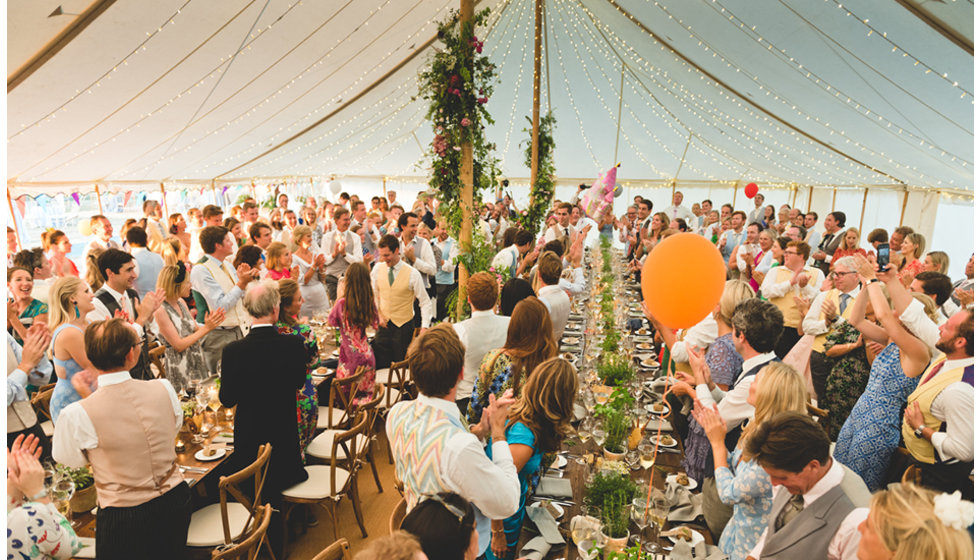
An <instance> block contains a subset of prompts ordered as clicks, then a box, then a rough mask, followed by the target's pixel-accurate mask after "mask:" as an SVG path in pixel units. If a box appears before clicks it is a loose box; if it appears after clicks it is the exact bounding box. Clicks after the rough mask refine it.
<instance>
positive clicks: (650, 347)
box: [636, 342, 653, 350]
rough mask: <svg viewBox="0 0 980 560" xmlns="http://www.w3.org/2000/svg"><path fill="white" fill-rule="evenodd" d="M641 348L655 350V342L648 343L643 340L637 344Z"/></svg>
mask: <svg viewBox="0 0 980 560" xmlns="http://www.w3.org/2000/svg"><path fill="white" fill-rule="evenodd" d="M636 347H637V348H639V349H640V350H653V344H648V343H646V342H641V343H639V344H637V345H636Z"/></svg>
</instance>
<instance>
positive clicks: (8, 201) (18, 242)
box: [7, 186, 24, 249]
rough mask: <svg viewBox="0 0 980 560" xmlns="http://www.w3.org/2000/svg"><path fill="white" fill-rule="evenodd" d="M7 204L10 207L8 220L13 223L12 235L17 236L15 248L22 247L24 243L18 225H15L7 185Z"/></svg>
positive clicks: (12, 206) (11, 200)
mask: <svg viewBox="0 0 980 560" xmlns="http://www.w3.org/2000/svg"><path fill="white" fill-rule="evenodd" d="M7 206H9V207H10V221H12V222H13V223H14V237H16V238H17V248H18V249H20V248H23V247H24V244H23V243H21V240H20V226H18V225H17V215H16V214H14V201H13V199H11V198H10V187H9V186H8V187H7Z"/></svg>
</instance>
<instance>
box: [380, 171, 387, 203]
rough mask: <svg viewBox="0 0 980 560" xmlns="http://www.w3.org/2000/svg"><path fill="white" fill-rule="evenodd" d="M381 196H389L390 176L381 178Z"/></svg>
mask: <svg viewBox="0 0 980 560" xmlns="http://www.w3.org/2000/svg"><path fill="white" fill-rule="evenodd" d="M381 198H385V199H387V198H388V176H387V175H385V176H384V177H382V178H381Z"/></svg>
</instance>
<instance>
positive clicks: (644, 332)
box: [633, 328, 650, 336]
mask: <svg viewBox="0 0 980 560" xmlns="http://www.w3.org/2000/svg"><path fill="white" fill-rule="evenodd" d="M633 334H637V335H640V336H650V331H649V330H647V329H646V328H642V329H638V330H637V331H636V332H634V333H633Z"/></svg>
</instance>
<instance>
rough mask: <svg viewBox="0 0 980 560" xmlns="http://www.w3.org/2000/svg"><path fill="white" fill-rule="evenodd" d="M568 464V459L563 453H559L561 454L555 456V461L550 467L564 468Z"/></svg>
mask: <svg viewBox="0 0 980 560" xmlns="http://www.w3.org/2000/svg"><path fill="white" fill-rule="evenodd" d="M566 465H568V459H566V458H565V457H564V456H563V455H559V456H557V457H555V461H554V462H553V463H551V467H550V468H552V469H564V468H565V466H566Z"/></svg>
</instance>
